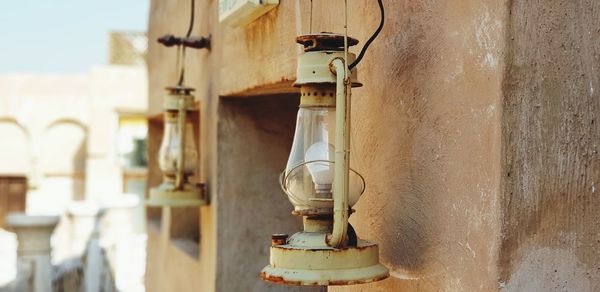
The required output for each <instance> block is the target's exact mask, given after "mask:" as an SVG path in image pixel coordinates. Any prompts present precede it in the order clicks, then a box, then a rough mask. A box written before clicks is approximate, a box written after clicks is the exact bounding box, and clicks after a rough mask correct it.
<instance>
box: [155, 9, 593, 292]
mask: <svg viewBox="0 0 600 292" xmlns="http://www.w3.org/2000/svg"><path fill="white" fill-rule="evenodd" d="M217 2H218V1H216V0H210V1H200V2H198V5H197V10H196V12H197V19H196V24H197V26H196V30H195V34H196V35H206V34H209V33H210V34H211V35H212V37H213V44H212V49H211V51H210V52H207V51H191V52H190V51H189V52H188V67H187V70H188V81H189V84H190V85H192V86H194V87H196V88H197V89H198V91H197V96H198V98H199V99H200V100H201V102H202V137H201V139H200V141H201V143H202V148H203V149H205V150H204V151H203V153H202V158H201V160H202V161H201V162H202V176H203V177H204V179H205V180H206V182H208V183H209V188H210V190H211V195H212V198H213V203H212V205H211V206H210V207H207V209H208V210H207V211H204V210H203V212H202V215H201V217H202V218H201V229H202V239H201V248H200V251H201V255H200V258H199V260H198V261H197V262H194V264H189V265H188V266H185V265H184V264H186V265H187V264H188V263H186V261H185V260H181V261H179V260H178V259H177V256H178V255H177V252H176V251H174V250H173V247H172V246H173V245H172V244H169V242H168V240H167V241H164V242H163V243H161V245H158V244H155V243H149V247H148V248H149V253H150V255H149V256H150V258H156V257H160V256H162V257H165V258H167V259H168V260H169V263H170V264H169V266H168V267H169V269H171V271H168V272H167V274H168V275H170V274H171V273H176V272H173V271H177V270H183V269H188V270H193V271H195V272H187V273H188V275H190V276H191V275H192V274H194V275H197V277H199V278H198V280H197V281H198V282H191V283H190V285H189V286H187V287H179V286H177V287H179V288H181V289H184V290H185V289H188V290H198V289H199V288H201V290H203V291H212V290H218V291H235V290H240V291H241V290H243V291H248V290H254V291H263V290H265V289H268V287H271V288H273V289H281V290H285V287H281V286H270V285H267V284H264V283H261V282H259V281H258V280H257V278H256V277H257V275H256V272H257V271H258V270H259V269H260V267H261V266H262V265H264V264H266V263H267V248H268V235H269V234H270V233H274V232H281V231H288V232H291V231H293V230H294V229H296V228H299V222H298V221H297V218H294V217H292V216H289V215H288V212H289V210H291V205H289V204H288V203H287V202H286V200H285V198H283V197H282V194H281V192H280V191H279V189H278V188H277V181H276V179H277V172H278V171H279V170H280V169H281V168H282V167H283V164H284V163H285V159H286V156H287V151H288V150H287V149H288V147H289V143H290V139H291V135H292V131H293V130H292V123H293V121H294V114H295V106H296V104H297V102H298V101H297V98H296V97H294V95H292V94H289V93H290V92H293V90H294V89H292V88H290V87H289V85H290V84H291V82H293V80H294V79H295V63H296V55H297V54H298V53H299V46H298V45H296V44H295V43H294V37H295V36H296V35H297V34H301V33H307V32H308V28H309V22H308V19H309V4H310V1H302V0H296V1H293V0H289V1H283V0H282V1H281V4H280V5H279V6H278V8H276V9H274V10H272V11H270V12H269V13H268V14H266V15H265V16H263V17H261V18H260V19H259V20H257V21H256V22H254V23H252V24H249V25H248V26H245V27H241V28H230V27H226V26H223V25H220V24H219V23H218V21H217ZM343 2H344V1H343V0H330V1H314V2H313V4H314V11H313V19H314V21H313V25H312V26H313V31H334V32H341V31H342V25H343V23H342V21H341V19H342V18H341V17H342V16H343V14H342V11H341V10H340V9H339V7H341V6H340V5H341V4H343ZM384 3H385V6H386V12H387V18H386V26H385V28H384V30H383V32H382V35H381V36H380V37H379V38H378V39H377V40H376V41H375V43H374V44H373V46H372V47H371V49H370V50H369V52H368V53H367V55H366V57H365V59H364V60H363V62H362V63H361V64H360V65H359V67H358V70H359V79H360V80H361V81H362V82H363V83H364V84H365V86H364V87H363V88H360V89H356V90H355V91H354V92H353V94H354V95H353V132H352V135H353V140H352V141H353V142H352V150H353V152H352V155H353V158H352V164H353V167H354V168H356V169H357V170H358V171H360V172H361V173H362V174H363V175H364V176H365V178H366V181H367V189H366V192H365V194H364V196H363V198H362V199H361V200H360V201H359V203H358V204H357V205H356V206H355V209H356V213H355V214H354V215H353V216H352V217H351V223H352V224H353V225H354V226H355V228H356V230H357V233H358V235H359V236H360V237H362V238H364V239H370V240H372V241H375V242H378V243H379V244H380V251H381V261H382V262H383V263H384V264H386V265H387V266H388V267H389V268H390V270H391V275H392V277H390V278H389V279H387V280H384V281H382V282H378V283H374V284H368V285H360V286H352V287H337V288H330V290H332V291H401V290H408V291H411V290H426V291H429V290H433V291H439V290H443V291H491V290H497V289H499V288H502V287H508V288H513V289H511V290H516V291H520V290H531V289H525V288H537V290H548V289H552V288H560V287H562V286H560V285H564V286H565V287H568V288H581V289H585V288H588V290H594V289H596V290H597V289H598V287H597V285H598V284H597V283H599V281H598V280H597V278H595V277H597V276H596V275H597V270H596V272H592V269H597V267H595V266H594V263H597V262H598V256H597V252H598V250H597V248H598V246H599V245H598V241H597V240H598V238H597V233H598V232H597V226H598V216H599V215H596V214H598V212H594V211H593V210H595V209H597V205H598V200H597V199H596V198H594V193H595V192H596V184H597V181H596V180H597V179H598V177H599V173H598V171H599V170H598V169H599V166H598V152H597V143H596V142H595V141H598V138H599V137H598V136H599V131H598V121H597V120H598V112H599V110H600V109H599V108H598V107H599V104H598V103H599V100H600V99H599V98H598V93H594V88H597V87H598V74H597V68H598V67H600V64H599V63H598V50H599V49H598V47H599V42H598V39H599V38H598V34H599V31H598V27H599V23H598V21H599V19H600V18H599V17H598V4H597V3H594V1H588V2H585V1H572V3H571V2H570V3H562V2H559V1H545V2H531V3H529V2H527V3H526V2H525V1H491V0H484V1H474V0H467V1H460V2H457V1H446V2H443V1H427V0H423V1H391V0H387V1H384ZM561 3H562V4H561ZM188 4H189V3H188V1H184V0H170V1H153V4H152V11H151V15H150V32H149V33H150V37H149V39H150V40H151V43H150V50H149V55H148V56H149V60H148V61H149V64H150V65H149V66H150V89H151V92H150V95H151V100H150V105H151V111H152V112H153V113H158V112H159V111H160V96H159V95H160V94H162V89H161V88H160V87H162V86H164V85H166V84H168V83H169V82H171V80H174V76H175V75H174V74H175V72H174V65H173V64H174V50H172V49H171V50H166V49H163V48H159V47H157V46H156V45H155V44H154V43H153V42H152V40H154V39H155V38H156V37H158V36H159V35H161V34H164V33H178V34H182V33H184V32H185V30H186V26H185V21H186V20H187V17H188V12H189V11H188V10H187V5H188ZM349 4H350V15H349V16H350V17H349V18H350V24H349V31H350V34H351V35H352V36H354V37H356V38H358V39H359V40H361V41H362V42H364V41H365V40H366V39H367V38H368V36H369V35H370V34H371V33H372V31H373V30H374V29H375V27H376V25H377V22H378V18H379V14H378V10H377V6H376V3H375V1H349ZM561 5H562V6H561ZM362 42H361V44H359V46H358V48H354V51H358V49H359V48H360V46H361V45H362ZM265 95H270V96H269V97H265ZM163 220H164V218H163ZM217 247H218V248H217ZM171 253H172V254H173V255H174V256H173V257H170V256H169V255H170V254H171ZM177 263H179V264H181V265H178V264H177ZM596 265H597V264H596ZM540 266H541V267H542V268H539V267H540ZM186 267H187V268H186ZM554 270H556V272H555V271H554ZM151 272H152V273H150V274H149V275H148V276H147V277H148V278H150V277H152V278H156V277H157V276H158V275H159V273H158V271H157V270H152V271H151ZM586 273H589V274H586ZM178 275H179V274H178ZM530 275H534V276H535V281H531V276H530ZM554 275H556V276H554ZM232 277H233V278H232ZM164 278H165V280H164V281H165V282H164V283H167V284H168V283H169V282H173V281H178V280H181V279H182V278H181V277H178V276H173V277H170V276H165V277H164ZM194 281H196V280H194ZM563 281H567V283H564V284H563ZM569 283H573V284H569ZM559 284H560V285H559ZM164 285H166V284H164ZM173 285H178V284H173ZM194 285H198V286H194ZM526 285H533V286H526ZM552 285H559V286H552ZM594 285H595V286H594ZM160 287H168V286H160ZM275 287H278V288H275ZM593 288H594V289H593ZM184 290H182V291H184ZM157 291H158V290H157Z"/></svg>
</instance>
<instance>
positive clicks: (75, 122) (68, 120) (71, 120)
mask: <svg viewBox="0 0 600 292" xmlns="http://www.w3.org/2000/svg"><path fill="white" fill-rule="evenodd" d="M60 124H73V125H76V126H78V127H80V128H81V129H82V130H83V131H84V132H85V133H86V136H87V132H88V127H87V125H86V124H84V123H82V122H81V121H80V120H77V119H74V118H60V119H57V120H55V121H53V122H51V123H49V124H48V125H47V126H46V128H45V129H44V133H47V132H48V130H50V128H52V127H54V126H56V125H60Z"/></svg>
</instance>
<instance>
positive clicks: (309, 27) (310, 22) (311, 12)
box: [308, 0, 313, 34]
mask: <svg viewBox="0 0 600 292" xmlns="http://www.w3.org/2000/svg"><path fill="white" fill-rule="evenodd" d="M312 19H313V0H310V21H309V24H308V31H309V33H310V34H312V23H313V21H312Z"/></svg>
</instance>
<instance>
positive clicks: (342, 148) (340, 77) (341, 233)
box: [327, 57, 351, 248]
mask: <svg viewBox="0 0 600 292" xmlns="http://www.w3.org/2000/svg"><path fill="white" fill-rule="evenodd" d="M346 59H347V57H346ZM330 68H331V70H332V71H333V73H334V74H336V83H335V85H336V89H335V91H336V105H335V107H336V112H335V130H336V132H335V162H336V163H335V168H334V178H333V229H332V231H331V234H328V235H327V244H328V245H329V246H331V247H335V248H341V247H344V245H345V244H346V239H347V236H348V233H347V231H348V230H347V229H348V216H349V212H348V188H349V174H350V147H349V146H350V112H349V109H350V107H349V99H350V86H351V83H350V80H349V79H348V78H346V77H347V76H348V68H347V66H346V62H345V61H344V60H343V59H341V58H335V59H333V61H331V63H330Z"/></svg>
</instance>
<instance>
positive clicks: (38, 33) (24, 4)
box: [0, 0, 150, 74]
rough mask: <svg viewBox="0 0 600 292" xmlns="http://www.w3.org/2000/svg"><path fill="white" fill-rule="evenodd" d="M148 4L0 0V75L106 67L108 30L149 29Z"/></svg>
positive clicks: (135, 0) (136, 1)
mask: <svg viewBox="0 0 600 292" xmlns="http://www.w3.org/2000/svg"><path fill="white" fill-rule="evenodd" d="M149 2H150V0H12V1H1V2H0V74H7V73H85V72H88V71H89V69H90V67H91V66H92V65H100V64H106V63H107V59H108V32H109V31H111V30H126V31H131V30H133V31H146V30H147V22H148V21H147V19H148V9H149Z"/></svg>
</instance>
